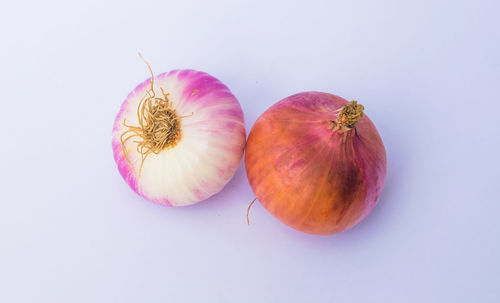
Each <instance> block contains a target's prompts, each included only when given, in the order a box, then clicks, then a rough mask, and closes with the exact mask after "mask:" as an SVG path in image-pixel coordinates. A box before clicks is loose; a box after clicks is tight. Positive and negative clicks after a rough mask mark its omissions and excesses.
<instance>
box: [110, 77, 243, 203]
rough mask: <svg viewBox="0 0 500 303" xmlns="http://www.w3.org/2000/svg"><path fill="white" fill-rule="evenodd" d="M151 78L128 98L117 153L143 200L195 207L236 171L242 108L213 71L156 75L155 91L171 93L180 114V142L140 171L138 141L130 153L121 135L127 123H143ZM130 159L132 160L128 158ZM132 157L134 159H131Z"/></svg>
mask: <svg viewBox="0 0 500 303" xmlns="http://www.w3.org/2000/svg"><path fill="white" fill-rule="evenodd" d="M150 84H151V78H149V79H147V80H146V81H144V82H143V83H141V84H140V85H138V86H137V87H136V88H135V89H134V90H133V91H132V92H131V93H130V94H129V95H128V97H127V98H126V100H125V101H124V102H123V104H122V106H121V109H120V112H119V113H118V115H117V117H116V120H115V123H114V127H113V140H112V147H113V155H114V158H115V162H116V164H117V166H118V169H119V171H120V174H121V175H122V177H123V178H124V180H125V181H126V183H127V184H128V185H129V186H130V187H131V188H132V189H133V190H134V191H135V192H137V193H138V194H139V195H141V196H143V197H144V198H146V199H148V200H150V201H152V202H155V203H159V204H162V205H165V206H184V205H191V204H194V203H197V202H200V201H202V200H205V199H207V198H208V197H210V196H212V195H214V194H216V193H218V192H219V191H220V190H222V188H223V187H224V186H225V185H226V184H227V183H228V182H229V180H230V179H231V178H232V176H233V175H234V173H235V172H236V170H237V168H238V166H239V163H240V161H241V158H242V156H243V151H244V147H245V138H246V131H245V126H244V117H243V111H242V109H241V106H240V104H239V102H238V100H237V99H236V97H235V96H234V95H233V94H232V93H231V91H230V90H229V89H228V88H227V87H226V86H225V85H224V84H223V83H221V82H220V81H219V80H217V79H216V78H214V77H212V76H211V75H209V74H207V73H204V72H199V71H194V70H173V71H171V72H168V73H163V74H159V75H157V76H155V78H154V91H155V92H156V94H158V95H160V94H161V91H160V88H162V89H163V90H164V91H165V93H168V99H169V101H170V102H172V104H173V108H175V111H176V114H177V115H178V116H179V117H184V118H181V119H180V121H181V123H180V125H181V135H180V139H179V140H178V142H177V143H176V144H175V145H174V146H172V147H169V148H167V149H165V150H164V151H162V152H160V153H159V154H153V153H152V154H150V155H148V157H147V158H146V160H145V161H144V165H143V167H142V172H141V173H140V174H139V166H140V160H141V159H140V154H139V153H138V152H137V151H136V145H135V143H134V142H133V141H134V140H135V139H131V140H129V141H127V143H126V148H127V151H128V152H129V154H128V157H125V155H124V152H123V148H122V144H121V140H120V136H121V135H122V134H123V133H124V132H125V131H126V130H127V128H126V127H125V126H124V125H123V124H124V121H125V120H126V124H127V125H134V126H137V125H138V118H137V108H138V105H139V100H140V99H141V98H142V97H143V96H145V95H146V93H147V90H148V89H149V88H150ZM127 158H128V159H127ZM129 161H130V163H129Z"/></svg>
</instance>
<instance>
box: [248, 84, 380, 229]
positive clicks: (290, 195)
mask: <svg viewBox="0 0 500 303" xmlns="http://www.w3.org/2000/svg"><path fill="white" fill-rule="evenodd" d="M363 109H364V108H363V106H362V105H360V104H357V102H356V101H351V102H348V101H346V100H345V99H343V98H341V97H338V96H335V95H332V94H327V93H321V92H304V93H299V94H296V95H293V96H290V97H287V98H285V99H283V100H281V101H279V102H278V103H276V104H274V105H273V106H271V107H270V108H269V109H268V110H267V111H266V112H264V114H262V115H261V116H260V117H259V118H258V120H257V122H256V123H255V125H254V126H253V128H252V130H251V132H250V135H249V137H248V142H247V146H246V155H245V165H246V170H247V175H248V179H249V181H250V185H251V186H252V189H253V192H254V193H255V195H256V197H257V199H258V200H259V201H260V203H261V204H262V205H263V206H264V207H265V208H266V209H267V210H268V211H269V212H270V213H271V214H272V215H274V216H275V217H276V218H278V219H279V220H280V221H281V222H283V223H285V224H287V225H288V226H291V227H293V228H295V229H297V230H300V231H303V232H306V233H311V234H320V235H327V234H334V233H338V232H342V231H344V230H346V229H348V228H351V227H352V226H354V225H356V224H357V223H359V222H360V221H361V220H363V219H364V218H365V217H366V216H367V215H368V214H369V213H370V211H371V210H372V209H373V207H374V206H375V204H376V203H377V200H378V199H379V197H380V193H381V191H382V187H383V185H384V181H385V176H386V154H385V148H384V144H383V143H382V139H381V138H380V135H379V133H378V131H377V129H376V128H375V125H373V123H372V122H371V121H370V119H369V118H368V117H367V116H366V115H364V114H363Z"/></svg>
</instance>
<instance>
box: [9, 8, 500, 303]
mask: <svg viewBox="0 0 500 303" xmlns="http://www.w3.org/2000/svg"><path fill="white" fill-rule="evenodd" d="M403 2H405V3H403ZM498 12H499V4H498V2H497V1H343V2H338V1H323V2H315V1H308V2H302V1H298V2H293V3H292V2H291V1H247V2H236V1H199V2H193V1H176V2H173V1H172V2H168V1H157V2H141V1H116V2H108V3H102V1H86V2H85V4H76V3H70V2H69V1H48V2H46V1H28V2H18V1H10V2H6V3H3V5H2V9H1V10H0V35H1V43H2V48H1V49H0V55H1V56H0V66H1V69H0V77H1V78H0V80H1V81H0V83H2V97H1V99H0V102H1V110H0V112H1V114H2V115H1V116H2V119H1V120H0V121H1V122H0V123H1V125H2V133H3V136H4V137H3V139H2V143H1V148H0V157H1V159H2V160H3V161H2V162H1V163H0V171H1V172H2V174H1V175H0V184H1V189H2V193H1V196H0V201H1V202H0V301H1V302H499V301H500V291H499V285H500V264H499V260H498V256H499V255H500V244H499V241H500V240H499V239H500V223H499V220H498V213H499V212H500V204H499V199H498V195H497V192H496V190H497V188H498V180H499V179H500V175H499V171H500V167H499V161H498V159H497V157H498V148H499V147H500V144H499V142H498V141H499V135H498V130H499V126H498V122H497V120H498V114H497V113H498V111H499V110H500V106H499V103H498V85H499V82H498V81H499V76H500V73H499V70H500V68H499V67H500V62H499V53H500V49H499V42H498V41H499V38H500V37H499V30H498V29H499V28H500V22H499V21H498ZM138 51H141V52H142V53H143V54H144V56H145V57H146V58H148V60H149V61H150V62H151V64H152V67H153V68H154V71H155V72H156V73H159V72H163V71H168V70H171V69H174V68H193V69H197V70H202V71H206V72H208V73H210V74H212V75H214V76H215V77H217V78H219V79H220V80H221V81H222V82H224V83H225V84H226V85H228V86H229V87H230V88H231V90H232V92H233V93H234V94H235V96H236V97H237V98H238V99H239V100H240V102H241V104H242V108H243V111H244V113H245V118H246V125H247V130H248V131H249V130H250V127H251V125H252V124H253V122H254V121H255V120H256V119H257V117H258V115H260V114H261V113H262V112H263V111H264V110H265V109H266V108H267V107H269V106H270V105H271V104H272V103H274V102H276V101H278V100H280V99H281V98H284V97H286V96H288V95H290V94H293V93H296V92H300V91H306V90H318V91H325V92H330V93H334V94H337V95H340V96H342V97H345V98H347V99H355V100H358V101H359V102H360V103H362V104H364V105H365V108H366V113H367V114H368V115H369V116H370V118H371V119H372V120H373V121H374V123H375V124H376V125H377V127H378V129H379V131H380V133H381V135H382V138H383V140H384V142H385V144H386V148H387V154H388V178H387V183H386V188H385V190H384V193H383V195H382V197H381V200H380V202H379V205H378V206H377V207H376V208H375V210H374V211H373V213H372V214H371V215H370V216H369V217H368V218H367V219H366V220H365V221H363V222H362V223H361V224H359V225H358V226H356V227H355V228H353V229H352V230H350V231H347V232H345V233H342V234H339V235H336V236H331V237H319V236H310V235H306V234H301V233H299V232H296V231H293V230H291V229H289V228H287V227H286V226H284V225H283V224H281V223H279V222H278V221H277V220H275V219H274V218H273V217H272V216H271V215H269V214H268V213H267V212H266V211H265V210H264V209H263V208H262V207H261V206H260V205H259V204H257V203H256V204H255V205H254V206H253V208H252V211H251V214H250V216H251V223H252V225H251V226H250V227H247V226H246V223H245V211H246V207H247V205H248V203H249V202H250V201H251V200H252V199H253V194H252V192H251V189H250V187H249V185H248V182H247V180H246V176H245V172H244V169H243V166H240V169H239V170H238V171H237V173H236V176H235V178H234V179H233V180H232V181H231V182H230V183H229V185H228V186H227V187H226V188H225V189H224V190H223V192H221V193H220V194H218V195H216V196H214V197H212V198H210V199H209V200H208V201H206V202H203V203H201V204H198V205H195V206H191V207H187V208H166V207H162V206H159V205H154V204H152V203H149V202H146V201H144V200H143V199H141V198H140V197H138V196H137V195H136V194H135V193H134V192H133V191H132V190H130V189H129V187H128V186H127V185H126V184H125V182H123V180H122V179H121V177H120V175H119V173H118V170H117V169H116V166H115V163H114V161H113V156H112V151H111V128H112V125H113V120H114V117H115V115H116V113H117V112H118V109H119V107H120V105H121V102H122V101H123V100H124V99H125V97H126V95H127V94H128V93H129V92H130V91H131V90H132V89H133V88H134V87H135V86H136V85H137V84H138V83H139V82H141V81H143V80H144V79H145V78H146V77H147V76H148V72H147V70H146V69H145V66H144V64H143V62H142V61H141V60H140V59H138V57H137V52H138Z"/></svg>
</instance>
